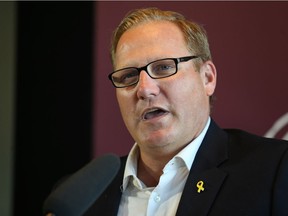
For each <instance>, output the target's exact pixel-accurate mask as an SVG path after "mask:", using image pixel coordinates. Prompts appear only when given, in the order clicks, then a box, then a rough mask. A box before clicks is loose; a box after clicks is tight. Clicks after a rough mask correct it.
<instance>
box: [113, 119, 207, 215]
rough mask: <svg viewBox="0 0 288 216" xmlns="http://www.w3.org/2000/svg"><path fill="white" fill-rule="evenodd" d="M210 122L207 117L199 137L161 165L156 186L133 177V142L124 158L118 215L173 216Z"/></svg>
mask: <svg viewBox="0 0 288 216" xmlns="http://www.w3.org/2000/svg"><path fill="white" fill-rule="evenodd" d="M210 121H211V120H210V118H209V119H208V121H207V123H206V125H205V127H204V129H203V130H202V132H201V133H200V135H199V136H198V137H197V138H196V139H194V140H193V141H192V142H191V143H190V144H188V145H187V146H186V147H185V148H184V149H183V150H182V151H180V152H179V153H178V154H177V155H175V156H174V157H173V158H172V159H171V160H170V161H169V162H168V163H167V164H166V165H165V167H164V169H163V174H162V175H161V177H160V180H159V183H158V185H157V186H156V187H146V186H145V184H144V183H143V182H142V181H141V180H140V179H138V177H137V161H138V156H139V147H138V146H137V143H135V145H134V146H133V148H132V149H131V151H130V153H129V155H128V158H127V163H126V167H125V172H124V178H123V185H122V188H121V189H122V197H121V202H120V206H119V211H118V216H172V215H175V214H176V211H177V208H178V204H179V201H180V198H181V195H182V191H183V188H184V185H185V183H186V180H187V177H188V175H189V171H190V168H191V166H192V164H193V161H194V158H195V155H196V153H197V151H198V149H199V147H200V145H201V143H202V140H203V138H204V136H205V134H206V132H207V130H208V127H209V124H210Z"/></svg>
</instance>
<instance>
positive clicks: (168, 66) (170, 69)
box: [152, 60, 175, 76]
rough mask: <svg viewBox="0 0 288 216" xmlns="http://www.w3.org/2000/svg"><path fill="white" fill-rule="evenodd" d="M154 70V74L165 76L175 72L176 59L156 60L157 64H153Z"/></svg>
mask: <svg viewBox="0 0 288 216" xmlns="http://www.w3.org/2000/svg"><path fill="white" fill-rule="evenodd" d="M152 71H153V74H154V76H163V75H164V76H165V75H167V74H170V73H174V71H175V63H174V61H170V60H169V61H168V60H167V61H161V62H155V64H153V65H152Z"/></svg>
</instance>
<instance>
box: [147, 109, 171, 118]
mask: <svg viewBox="0 0 288 216" xmlns="http://www.w3.org/2000/svg"><path fill="white" fill-rule="evenodd" d="M166 113H167V111H165V110H162V109H159V108H155V109H151V110H149V111H147V112H145V113H144V115H143V119H144V120H149V119H153V118H156V117H159V116H162V115H165V114H166Z"/></svg>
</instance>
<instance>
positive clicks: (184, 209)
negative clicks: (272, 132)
mask: <svg viewBox="0 0 288 216" xmlns="http://www.w3.org/2000/svg"><path fill="white" fill-rule="evenodd" d="M287 143H288V142H286V141H279V140H273V139H266V138H262V137H258V136H255V135H251V134H248V133H246V132H244V131H240V130H233V129H229V130H222V129H220V128H219V127H218V126H217V125H216V124H215V122H213V121H211V124H210V127H209V129H208V131H207V134H206V136H205V138H204V140H203V142H202V144H201V146H200V148H199V150H198V152H197V154H196V157H195V160H194V163H193V165H192V167H191V171H190V174H189V177H188V179H187V182H186V185H185V187H184V190H183V194H182V197H181V200H180V203H179V206H178V210H177V214H176V215H177V216H186V215H187V216H188V215H191V216H204V215H209V216H225V215H227V216H238V215H239V216H244V215H245V216H246V215H247V216H248V215H249V216H252V215H253V216H266V215H273V216H284V215H286V216H288V145H287ZM121 161H122V166H121V169H120V171H119V173H118V175H117V176H116V178H115V179H114V181H113V182H112V183H111V185H110V186H109V187H108V188H107V189H106V191H105V192H104V193H103V194H102V196H101V197H100V198H99V199H98V200H97V201H96V202H95V203H94V204H93V205H92V206H91V208H90V209H89V210H88V211H87V213H86V214H85V216H92V215H93V216H95V215H101V216H105V215H107V216H112V215H113V216H114V215H117V211H118V207H119V203H120V199H121V190H120V187H121V184H122V178H123V172H124V168H125V163H126V157H124V158H121ZM198 181H203V182H204V185H203V187H204V191H202V192H201V193H198V192H197V190H198V188H197V186H196V185H197V182H198Z"/></svg>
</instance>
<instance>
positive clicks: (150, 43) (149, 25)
mask: <svg viewBox="0 0 288 216" xmlns="http://www.w3.org/2000/svg"><path fill="white" fill-rule="evenodd" d="M178 53H179V54H188V53H189V52H188V49H187V46H186V43H185V40H184V36H183V33H182V32H181V30H180V28H179V27H178V26H177V25H176V24H174V23H172V22H169V21H151V22H146V23H143V24H140V25H137V26H135V27H132V28H131V29H129V30H127V31H126V32H125V33H124V34H123V35H122V36H121V38H120V40H119V42H118V45H117V49H116V55H115V63H116V66H117V67H123V66H131V65H127V64H128V62H129V63H130V64H134V62H133V61H135V62H139V61H141V60H142V61H143V62H139V64H144V63H148V62H149V61H153V60H157V59H159V58H167V57H175V56H177V55H178Z"/></svg>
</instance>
